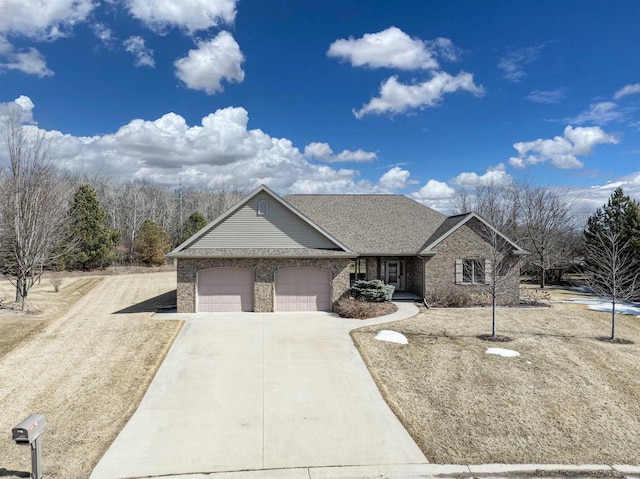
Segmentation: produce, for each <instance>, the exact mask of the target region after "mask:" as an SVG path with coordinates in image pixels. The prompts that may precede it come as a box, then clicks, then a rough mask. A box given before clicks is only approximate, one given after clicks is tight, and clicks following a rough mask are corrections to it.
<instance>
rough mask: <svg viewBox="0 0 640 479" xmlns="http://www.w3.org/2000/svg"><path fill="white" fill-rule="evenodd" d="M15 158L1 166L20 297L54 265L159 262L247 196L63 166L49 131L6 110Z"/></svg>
mask: <svg viewBox="0 0 640 479" xmlns="http://www.w3.org/2000/svg"><path fill="white" fill-rule="evenodd" d="M0 119H2V124H1V125H0V131H1V133H2V137H1V138H2V143H4V145H3V146H4V148H5V151H6V153H7V156H8V160H9V161H8V164H7V165H1V166H0V274H2V275H3V276H4V277H5V278H7V279H8V280H9V281H11V283H12V284H13V285H14V286H15V287H16V302H23V303H24V300H25V299H26V297H27V295H28V292H29V290H30V289H31V287H32V286H33V284H35V282H36V281H38V279H39V278H40V276H41V275H42V273H43V272H44V271H46V270H61V269H84V270H87V269H92V268H98V267H102V266H105V265H109V264H134V263H136V264H145V265H157V264H162V263H164V261H165V254H166V253H168V252H169V251H170V249H171V248H172V247H173V246H177V245H179V244H180V243H182V242H183V241H185V240H186V239H187V238H189V237H190V236H191V235H193V234H194V233H195V232H196V231H198V230H199V229H201V228H202V227H203V226H205V225H206V224H207V223H208V222H210V221H212V220H213V219H214V218H216V217H217V216H219V215H220V214H222V213H223V212H224V211H226V210H227V209H229V208H230V207H231V206H232V205H233V204H235V203H236V202H237V201H239V200H240V199H241V198H242V197H244V196H245V195H246V194H247V190H245V189H243V188H238V187H236V186H229V187H222V188H193V187H190V188H181V187H180V188H177V189H176V188H168V187H165V186H162V185H158V184H156V183H154V182H152V181H148V180H145V179H133V180H120V179H116V178H113V177H109V176H103V175H93V176H87V175H81V174H72V173H70V172H66V171H62V170H60V169H59V168H56V166H55V163H54V159H55V152H54V151H53V150H52V144H51V142H50V141H49V140H48V139H47V137H46V136H45V134H44V133H43V132H41V131H40V130H38V129H37V128H35V127H32V126H30V125H23V124H22V121H21V112H20V111H19V110H18V109H14V110H7V111H4V112H0Z"/></svg>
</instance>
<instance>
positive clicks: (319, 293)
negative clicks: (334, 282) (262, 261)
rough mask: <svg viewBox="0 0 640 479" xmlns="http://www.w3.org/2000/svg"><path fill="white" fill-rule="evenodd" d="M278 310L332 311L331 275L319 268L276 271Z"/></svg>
mask: <svg viewBox="0 0 640 479" xmlns="http://www.w3.org/2000/svg"><path fill="white" fill-rule="evenodd" d="M275 309H276V311H330V310H331V276H330V273H329V271H327V270H324V269H318V268H287V269H280V270H278V271H276V308H275Z"/></svg>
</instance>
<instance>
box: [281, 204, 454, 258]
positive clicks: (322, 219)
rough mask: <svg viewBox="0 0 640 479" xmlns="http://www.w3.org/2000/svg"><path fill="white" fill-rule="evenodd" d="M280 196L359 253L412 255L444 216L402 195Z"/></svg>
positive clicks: (422, 245) (420, 247)
mask: <svg viewBox="0 0 640 479" xmlns="http://www.w3.org/2000/svg"><path fill="white" fill-rule="evenodd" d="M284 199H285V200H286V201H287V202H289V203H290V204H291V205H293V206H294V207H295V208H296V209H297V210H298V211H300V212H301V213H302V214H303V215H305V216H306V217H307V218H309V219H310V220H311V221H313V222H315V223H316V224H318V225H319V226H320V227H322V228H323V229H325V230H326V231H328V232H329V233H330V234H331V235H333V236H334V237H335V238H337V239H338V240H339V241H341V242H342V243H344V244H345V245H346V246H347V247H348V248H349V249H351V250H353V251H355V252H357V253H358V254H360V255H366V254H370V255H415V254H417V253H418V252H419V251H421V250H422V249H423V247H424V245H425V243H426V241H427V239H429V238H431V237H432V236H433V234H434V233H435V232H436V231H438V229H439V227H440V226H441V225H442V224H443V222H445V220H446V219H447V217H446V216H445V215H443V214H441V213H438V212H437V211H435V210H432V209H431V208H427V207H426V206H424V205H422V204H420V203H417V202H416V201H413V200H411V199H410V198H407V197H406V196H402V195H288V196H285V198H284Z"/></svg>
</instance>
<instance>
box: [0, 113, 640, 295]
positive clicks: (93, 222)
mask: <svg viewBox="0 0 640 479" xmlns="http://www.w3.org/2000/svg"><path fill="white" fill-rule="evenodd" d="M0 118H1V119H2V120H3V121H2V125H1V128H2V130H1V131H2V140H3V141H4V147H5V148H6V150H5V151H6V152H7V156H8V159H9V162H8V165H6V166H4V167H1V168H0V273H1V274H3V275H4V276H5V277H6V278H8V279H9V280H10V281H11V282H12V283H13V284H14V286H15V287H16V301H23V302H24V300H25V298H26V297H27V294H28V291H29V289H30V288H31V286H32V285H33V284H34V282H35V281H37V280H38V278H39V277H40V275H41V274H42V272H43V271H45V270H48V269H92V268H96V267H102V266H105V265H107V264H133V263H140V264H149V265H153V264H162V263H163V262H164V256H165V254H166V253H167V252H168V251H169V250H170V249H171V248H172V247H174V246H177V245H179V244H181V243H182V242H184V241H185V240H186V239H187V238H189V237H190V236H191V235H193V234H194V233H195V232H197V231H198V230H200V229H201V228H202V227H204V226H205V225H206V224H207V223H208V222H210V221H212V220H213V219H214V218H216V217H217V216H219V215H220V214H222V213H223V212H225V211H226V210H227V209H229V208H230V207H231V206H232V205H233V204H235V203H236V202H237V201H239V200H240V199H241V198H242V197H244V196H245V195H246V194H247V193H248V191H247V190H245V189H243V188H238V187H236V186H229V187H223V188H193V187H190V188H184V189H183V188H182V187H179V188H177V189H176V188H168V187H166V186H162V185H159V184H156V183H154V182H152V181H149V180H145V179H133V180H120V179H116V178H113V177H109V176H103V175H93V176H87V175H79V174H71V173H69V172H65V171H61V170H60V169H58V168H56V167H55V165H54V163H53V160H54V158H55V154H54V153H55V152H54V151H52V149H51V143H50V142H49V141H48V140H47V138H46V136H45V134H44V133H43V132H42V131H41V130H38V129H37V128H35V127H33V126H30V125H23V124H22V121H21V120H22V119H21V111H20V110H19V109H13V110H7V111H5V112H0ZM456 208H457V209H458V210H459V211H460V212H468V211H474V212H476V213H477V214H479V215H480V216H481V217H483V218H484V219H485V220H487V221H488V222H489V223H490V224H492V225H493V226H495V227H496V228H497V229H498V230H499V231H501V232H502V233H504V234H505V235H506V236H508V237H509V238H511V239H512V240H513V241H515V242H516V243H517V244H519V245H520V246H522V247H523V248H525V249H527V250H528V251H529V252H530V255H529V256H528V258H527V261H526V268H527V269H528V270H530V271H533V272H535V274H536V276H537V278H538V280H539V282H540V287H541V288H544V287H545V285H546V283H547V281H549V280H551V281H556V282H558V281H560V279H561V278H562V275H563V273H564V272H566V271H568V270H574V269H575V268H576V267H581V268H582V270H583V271H584V272H585V273H586V274H587V277H588V278H589V280H590V284H591V285H592V289H594V291H598V292H600V293H601V294H604V292H606V291H608V289H607V287H605V286H606V285H603V284H602V283H614V284H615V286H614V292H613V293H612V294H614V297H615V299H629V298H634V299H637V297H638V294H637V288H636V285H637V271H638V269H639V268H638V267H637V265H638V262H639V261H640V208H639V207H638V203H637V202H636V201H634V200H632V199H631V198H629V197H628V196H626V195H625V194H624V192H623V191H622V190H621V189H618V190H616V191H615V192H614V193H613V195H612V197H611V199H610V200H609V203H608V204H607V205H604V206H603V208H600V209H598V210H597V211H596V212H595V213H594V214H593V215H592V216H591V217H590V218H589V219H588V220H587V222H586V224H579V223H578V222H577V221H576V218H575V217H574V215H573V200H572V198H571V197H570V196H569V195H568V194H567V193H565V192H561V191H559V190H555V189H552V188H546V187H541V186H537V185H534V184H531V183H517V184H510V185H507V186H501V185H495V184H485V185H481V186H478V187H476V188H474V189H471V190H465V189H463V190H461V191H460V192H459V194H458V197H457V199H456ZM603 251H607V252H609V253H608V255H607V256H605V255H604V253H603ZM611 251H615V254H614V253H612V252H611ZM612 255H613V257H614V258H612V257H611V256H612ZM606 261H609V262H610V263H611V262H615V265H613V266H612V265H610V264H609V265H605V264H604V263H605V262H606ZM623 265H624V266H628V265H631V266H634V268H630V267H623ZM496 266H497V265H496ZM611 268H613V270H614V271H615V272H611V271H609V270H610V269H611ZM607 271H609V272H607ZM605 273H606V274H605ZM634 273H635V274H636V275H635V276H634ZM621 276H624V277H625V279H624V280H622V279H620V277H621ZM598 278H599V282H598V281H597V279H598ZM603 278H606V279H603ZM496 280H497V279H496ZM607 294H609V293H607Z"/></svg>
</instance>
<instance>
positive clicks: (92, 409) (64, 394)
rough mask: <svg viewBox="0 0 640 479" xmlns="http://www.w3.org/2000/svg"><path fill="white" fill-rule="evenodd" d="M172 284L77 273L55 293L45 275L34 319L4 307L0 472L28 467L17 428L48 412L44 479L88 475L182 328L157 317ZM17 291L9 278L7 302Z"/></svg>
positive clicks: (34, 301) (161, 278) (33, 302)
mask: <svg viewBox="0 0 640 479" xmlns="http://www.w3.org/2000/svg"><path fill="white" fill-rule="evenodd" d="M175 287H176V276H175V272H162V273H153V274H126V275H117V276H99V277H93V276H86V275H80V276H77V275H74V276H73V277H65V278H64V281H63V284H62V287H61V289H60V291H59V292H58V293H55V292H54V291H53V287H52V285H51V284H50V283H49V281H48V280H46V279H44V280H43V281H42V283H41V284H40V285H38V286H35V287H34V289H33V290H32V292H31V293H30V295H29V297H28V306H29V308H28V309H29V311H30V312H29V313H28V314H25V313H18V312H12V311H7V310H6V309H5V310H0V405H1V407H0V444H2V445H1V446H0V451H1V453H0V476H6V477H25V473H27V472H28V471H30V469H31V462H30V457H29V449H28V448H27V447H23V446H17V445H15V444H14V443H13V442H12V441H11V439H10V433H11V428H12V427H13V426H15V425H16V424H17V423H18V422H19V421H21V420H22V419H23V418H24V417H26V416H27V415H29V414H32V413H42V414H44V415H45V416H46V418H47V428H46V431H45V434H44V436H43V451H44V453H43V464H44V474H45V477H47V478H51V479H57V478H60V479H61V478H65V479H67V478H87V477H89V475H90V473H91V470H92V469H93V467H94V466H95V464H96V463H97V462H98V460H99V459H100V458H101V457H102V455H103V454H104V452H105V451H106V449H107V448H108V447H109V445H110V444H111V442H112V441H113V440H114V439H115V437H116V435H117V434H118V433H119V432H120V430H121V428H122V427H123V426H124V424H125V423H126V422H127V421H128V419H129V417H130V416H131V415H132V414H133V412H134V411H135V409H136V408H137V406H138V404H139V403H140V400H141V399H142V396H143V395H144V392H145V391H146V389H147V386H148V385H149V383H150V382H151V379H152V378H153V376H154V374H155V372H156V371H157V369H158V367H159V365H160V363H161V362H162V360H163V359H164V357H165V355H166V353H167V351H168V349H169V347H170V346H171V344H172V343H173V340H174V338H175V336H176V335H177V333H178V331H179V329H180V327H181V324H182V323H181V322H179V321H160V320H157V319H153V318H152V317H151V316H152V314H153V311H155V308H156V307H158V306H162V305H164V304H167V303H171V302H174V303H175V297H174V294H172V292H173V290H175ZM13 294H14V293H13V291H12V289H11V286H10V285H9V283H8V282H6V281H2V283H0V296H2V295H7V296H8V298H11V297H12V295H13ZM2 431H4V433H2ZM2 436H4V437H3V438H2ZM27 476H28V475H27Z"/></svg>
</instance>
